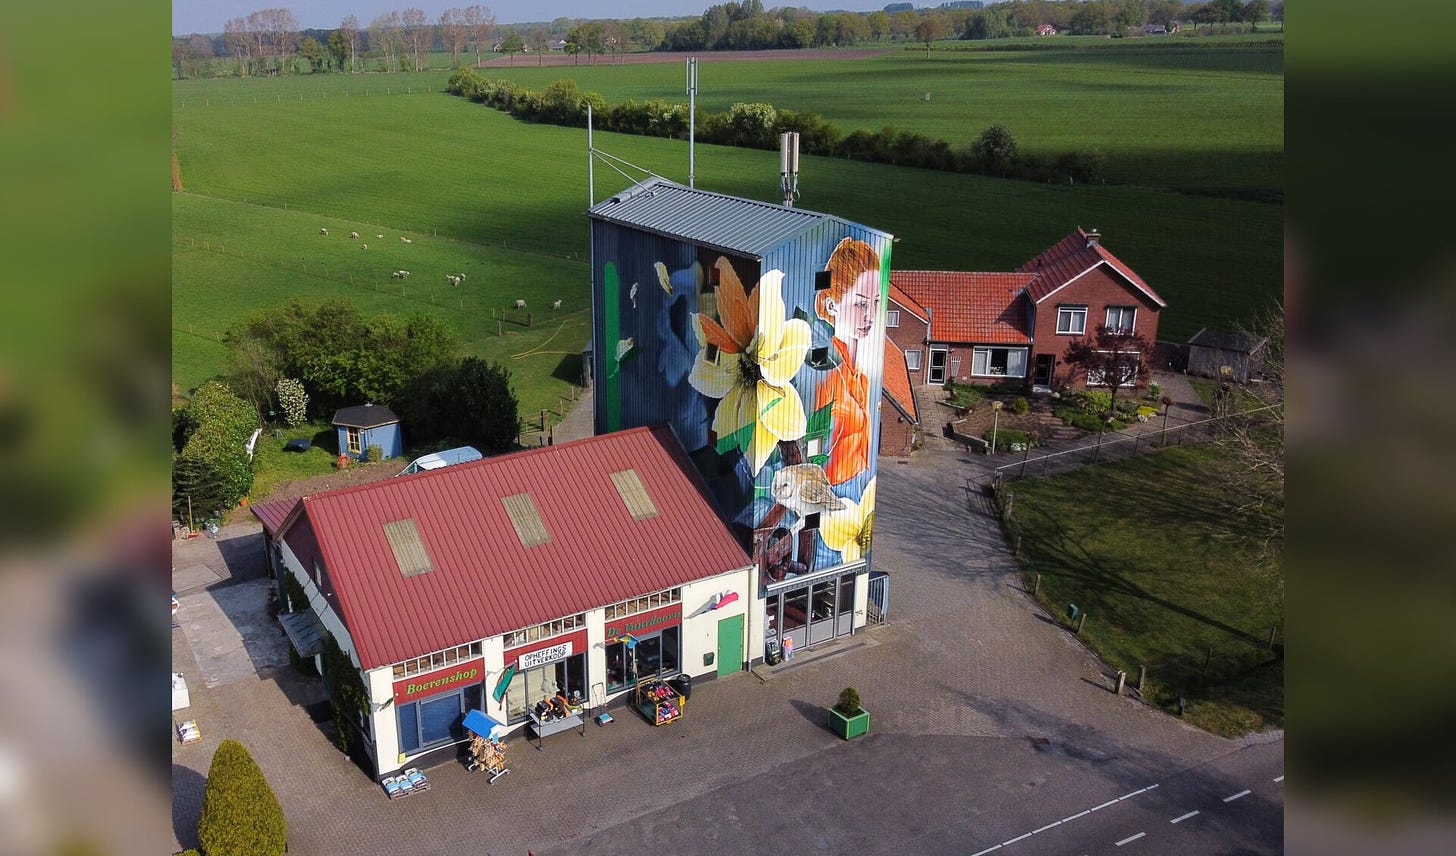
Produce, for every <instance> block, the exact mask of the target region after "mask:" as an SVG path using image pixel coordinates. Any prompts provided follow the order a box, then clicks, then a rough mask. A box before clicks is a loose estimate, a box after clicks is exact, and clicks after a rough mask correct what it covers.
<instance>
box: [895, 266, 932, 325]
mask: <svg viewBox="0 0 1456 856" xmlns="http://www.w3.org/2000/svg"><path fill="white" fill-rule="evenodd" d="M892 277H893V274H892ZM890 299H891V300H893V301H895V302H896V303H898V304H900V305H901V306H902V307H904V308H905V309H906V310H908V311H910V312H913V313H914V314H916V315H918V316H920V320H921V321H929V320H930V313H928V312H926V311H925V307H924V306H921V305H920V302H919V301H918V300H916V299H915V298H913V297H911V296H910V295H908V294H906V293H905V291H904V290H903V289H901V288H900V287H899V286H898V285H895V280H894V279H893V278H892V279H891V280H890Z"/></svg>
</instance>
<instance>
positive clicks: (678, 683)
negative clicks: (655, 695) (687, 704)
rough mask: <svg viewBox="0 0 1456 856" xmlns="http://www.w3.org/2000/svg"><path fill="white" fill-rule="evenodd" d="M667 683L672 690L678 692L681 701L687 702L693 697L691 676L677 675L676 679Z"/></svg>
mask: <svg viewBox="0 0 1456 856" xmlns="http://www.w3.org/2000/svg"><path fill="white" fill-rule="evenodd" d="M668 683H670V684H672V688H673V689H675V690H677V691H678V694H679V695H681V696H682V697H683V701H688V700H689V699H691V698H692V697H693V676H692V675H688V674H682V675H678V676H677V677H675V678H673V679H672V680H671V681H668Z"/></svg>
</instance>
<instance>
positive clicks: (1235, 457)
mask: <svg viewBox="0 0 1456 856" xmlns="http://www.w3.org/2000/svg"><path fill="white" fill-rule="evenodd" d="M1240 332H1242V333H1243V334H1245V335H1246V336H1248V337H1249V338H1250V341H1252V342H1254V343H1260V342H1262V343H1263V344H1262V347H1259V348H1258V349H1257V350H1256V352H1255V357H1256V359H1257V362H1256V364H1255V365H1253V366H1251V367H1250V368H1251V371H1250V374H1251V377H1252V378H1253V379H1254V380H1253V382H1251V383H1250V384H1249V385H1248V386H1246V387H1244V386H1241V387H1235V386H1234V385H1233V384H1231V383H1224V384H1223V385H1222V386H1221V388H1220V389H1219V391H1218V395H1219V398H1220V405H1221V407H1220V409H1222V410H1224V411H1225V412H1226V413H1228V414H1229V417H1230V418H1228V419H1225V420H1224V421H1223V423H1222V427H1223V429H1224V430H1222V431H1221V432H1220V434H1219V436H1218V439H1217V440H1216V441H1215V442H1216V444H1217V445H1218V446H1219V448H1221V449H1222V450H1223V451H1224V452H1225V453H1226V454H1227V457H1226V460H1225V467H1226V468H1225V470H1224V471H1223V473H1222V476H1223V480H1224V484H1225V488H1226V489H1225V490H1224V491H1223V492H1222V495H1223V496H1224V497H1225V500H1226V502H1227V503H1228V507H1229V510H1230V511H1232V512H1234V513H1235V514H1237V515H1238V516H1239V518H1240V519H1242V520H1243V521H1245V523H1246V526H1247V530H1248V531H1250V532H1253V533H1257V535H1258V536H1259V538H1260V541H1261V544H1262V546H1263V548H1264V549H1265V550H1271V549H1277V548H1278V547H1279V546H1281V545H1282V544H1283V541H1284V307H1282V306H1279V305H1275V306H1273V307H1271V308H1270V309H1267V310H1265V311H1264V312H1263V313H1261V314H1260V315H1259V316H1258V317H1257V318H1255V319H1254V321H1253V322H1252V323H1250V324H1248V325H1245V326H1244V329H1242V330H1241V331H1240Z"/></svg>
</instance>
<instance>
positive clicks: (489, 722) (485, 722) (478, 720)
mask: <svg viewBox="0 0 1456 856" xmlns="http://www.w3.org/2000/svg"><path fill="white" fill-rule="evenodd" d="M465 727H466V728H468V729H470V730H471V731H474V732H475V733H476V734H479V735H480V736H481V737H489V738H492V739H494V738H496V737H498V736H500V735H501V733H502V732H504V731H505V730H506V727H505V726H504V725H502V724H501V723H499V722H496V721H495V720H494V719H491V718H490V717H488V716H486V715H485V714H484V713H482V712H480V711H478V710H471V711H469V712H467V713H466V714H465Z"/></svg>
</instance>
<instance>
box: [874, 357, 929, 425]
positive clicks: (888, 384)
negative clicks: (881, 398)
mask: <svg viewBox="0 0 1456 856" xmlns="http://www.w3.org/2000/svg"><path fill="white" fill-rule="evenodd" d="M883 387H884V392H885V395H888V396H890V397H891V398H893V399H895V403H896V404H898V405H900V409H901V410H904V411H905V412H906V413H908V414H910V420H911V421H912V422H919V421H920V417H919V416H918V415H917V414H916V413H915V393H914V391H913V390H912V389H911V388H910V371H909V370H908V369H906V368H905V352H904V351H902V350H900V346H899V345H896V344H895V343H894V342H892V341H890V337H889V336H886V337H885V373H884V384H883Z"/></svg>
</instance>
